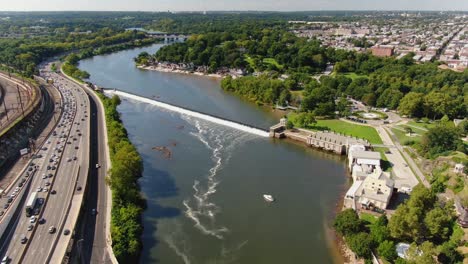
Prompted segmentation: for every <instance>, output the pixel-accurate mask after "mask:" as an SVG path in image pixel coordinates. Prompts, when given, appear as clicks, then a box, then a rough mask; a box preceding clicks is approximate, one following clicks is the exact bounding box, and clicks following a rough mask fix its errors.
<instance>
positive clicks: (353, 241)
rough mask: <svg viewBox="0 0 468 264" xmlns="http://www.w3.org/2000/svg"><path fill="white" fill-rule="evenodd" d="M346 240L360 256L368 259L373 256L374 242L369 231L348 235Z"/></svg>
mask: <svg viewBox="0 0 468 264" xmlns="http://www.w3.org/2000/svg"><path fill="white" fill-rule="evenodd" d="M346 242H347V243H348V245H349V247H350V248H351V250H352V251H353V252H354V253H356V255H358V256H359V257H361V258H366V259H367V258H370V257H371V254H372V248H373V245H374V242H373V241H372V238H371V237H370V236H369V235H368V234H367V233H364V232H360V233H357V234H352V235H349V236H347V237H346Z"/></svg>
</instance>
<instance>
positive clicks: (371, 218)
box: [359, 213, 377, 224]
mask: <svg viewBox="0 0 468 264" xmlns="http://www.w3.org/2000/svg"><path fill="white" fill-rule="evenodd" d="M359 217H360V218H361V219H362V220H364V221H366V222H368V223H369V224H373V223H374V222H375V221H377V217H375V216H374V215H371V214H368V213H361V214H360V215H359Z"/></svg>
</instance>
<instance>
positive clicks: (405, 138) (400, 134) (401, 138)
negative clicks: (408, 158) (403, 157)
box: [392, 126, 424, 145]
mask: <svg viewBox="0 0 468 264" xmlns="http://www.w3.org/2000/svg"><path fill="white" fill-rule="evenodd" d="M398 128H400V129H403V130H404V126H398ZM400 129H397V128H392V132H393V133H394V134H395V136H396V137H397V139H398V141H400V143H401V144H403V145H404V143H405V142H407V141H414V142H420V141H421V138H422V136H421V134H422V133H421V132H424V131H415V130H416V129H414V128H412V129H413V131H414V132H415V133H413V134H414V135H415V136H412V137H410V136H407V135H406V132H405V131H402V130H400ZM417 132H419V133H417Z"/></svg>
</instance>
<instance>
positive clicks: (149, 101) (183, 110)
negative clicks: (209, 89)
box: [104, 90, 269, 137]
mask: <svg viewBox="0 0 468 264" xmlns="http://www.w3.org/2000/svg"><path fill="white" fill-rule="evenodd" d="M104 92H105V93H107V94H116V95H118V96H122V97H126V98H129V99H132V100H136V101H139V102H143V103H147V104H151V105H155V106H158V107H161V108H164V109H167V110H170V111H174V112H178V113H180V114H183V115H187V116H192V117H196V118H199V119H203V120H206V121H208V122H212V123H215V124H219V125H223V126H227V127H231V128H234V129H237V130H241V131H244V132H247V133H251V134H255V135H257V136H261V137H268V136H269V134H268V132H267V131H265V130H261V129H258V128H254V127H251V126H248V125H243V124H240V123H236V122H234V121H230V120H226V119H222V118H218V117H215V116H212V115H208V114H204V113H200V112H197V111H193V110H189V109H186V108H183V107H179V106H175V105H172V104H168V103H164V102H161V101H158V100H154V99H150V98H146V97H143V96H139V95H135V94H130V93H126V92H122V91H119V90H104Z"/></svg>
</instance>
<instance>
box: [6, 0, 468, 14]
mask: <svg viewBox="0 0 468 264" xmlns="http://www.w3.org/2000/svg"><path fill="white" fill-rule="evenodd" d="M0 10H5V11H30V10H31V11H37V10H41V11H42V10H52V11H58V10H117V11H167V10H170V11H193V10H274V11H297V10H301V11H304V10H464V11H468V0H445V1H444V0H281V1H279V0H229V1H228V0H0Z"/></svg>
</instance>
